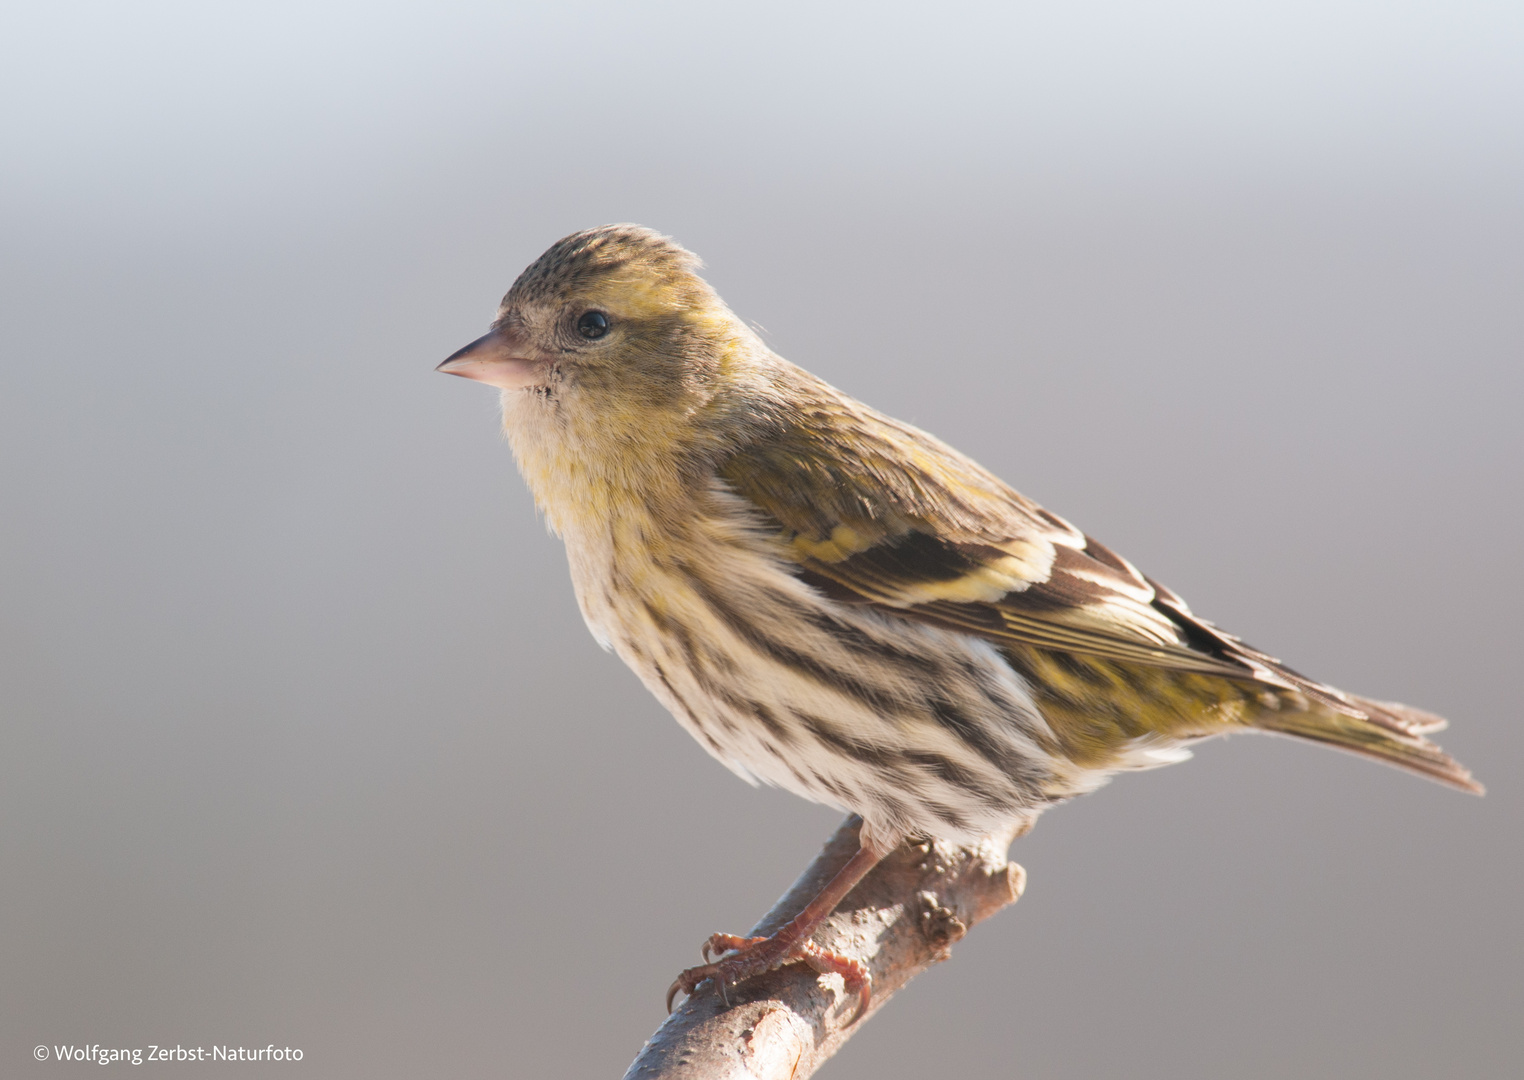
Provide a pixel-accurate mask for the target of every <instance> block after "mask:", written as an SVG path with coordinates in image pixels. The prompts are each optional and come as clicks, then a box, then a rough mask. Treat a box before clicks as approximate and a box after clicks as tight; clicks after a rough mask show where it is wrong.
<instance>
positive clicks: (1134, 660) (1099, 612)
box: [439, 225, 1482, 1019]
mask: <svg viewBox="0 0 1524 1080" xmlns="http://www.w3.org/2000/svg"><path fill="white" fill-rule="evenodd" d="M700 265H701V264H700V262H699V260H698V258H697V257H695V256H694V255H693V254H691V253H690V252H688V251H686V250H684V249H683V248H682V247H680V246H678V245H677V244H676V243H674V242H673V241H672V240H671V239H669V238H668V237H665V236H662V235H660V234H658V233H655V232H652V231H651V230H649V229H645V228H642V227H640V226H636V225H606V226H603V227H601V228H596V229H589V230H587V231H585V232H579V233H574V234H573V235H571V236H568V237H566V238H565V239H563V240H561V241H559V242H558V243H556V244H555V245H553V246H552V247H551V248H550V249H549V250H548V251H546V252H545V254H543V255H541V256H540V257H539V258H538V259H537V260H535V262H534V263H532V264H531V265H530V266H529V268H528V269H526V270H525V271H524V272H523V273H522V274H521V275H520V276H519V278H518V280H517V281H515V282H514V284H513V287H512V288H511V289H510V290H509V291H508V294H507V296H505V297H504V298H503V302H502V305H501V306H500V307H499V309H498V315H497V319H496V320H495V321H494V322H493V324H492V329H491V331H490V332H489V333H487V334H486V335H485V336H483V337H481V338H479V339H477V340H476V341H474V342H472V343H471V344H470V345H467V346H466V347H465V348H464V349H461V350H460V351H459V352H457V353H455V354H454V355H453V356H451V357H450V358H449V359H447V360H446V361H445V362H444V363H442V364H441V365H440V366H439V370H440V371H444V372H448V373H449V374H452V375H460V376H464V377H465V378H468V379H475V380H477V381H480V382H483V383H487V384H489V385H491V386H494V387H497V388H499V389H500V390H501V391H502V409H503V426H504V429H505V430H506V432H507V436H508V440H509V443H510V444H511V446H512V448H513V453H514V456H515V458H516V459H517V462H518V466H519V470H520V472H521V473H522V474H523V477H524V480H525V481H526V482H527V483H528V485H529V488H530V490H531V491H532V492H533V493H534V497H535V501H536V503H537V504H538V506H539V508H540V510H541V511H542V512H543V514H544V516H545V518H546V521H547V523H548V524H549V526H550V528H551V529H552V530H553V531H554V532H555V533H556V534H557V535H559V536H560V537H561V538H562V539H563V540H564V541H565V543H566V552H567V557H568V559H569V561H570V564H571V576H572V581H573V583H574V584H575V586H576V593H577V602H578V604H579V605H580V607H581V609H582V615H583V618H584V619H585V620H586V622H587V625H588V627H589V629H590V630H591V631H592V633H593V636H594V637H595V638H597V639H598V641H599V642H600V643H601V644H602V645H603V646H604V647H605V648H609V649H612V650H613V651H614V652H615V653H617V654H618V655H619V657H620V658H621V659H622V660H624V662H625V663H626V664H628V665H629V666H630V667H631V668H632V669H633V670H634V671H635V673H636V674H637V675H639V676H640V678H641V680H642V681H643V682H644V683H645V685H646V687H647V688H648V689H650V691H651V692H652V693H653V694H655V695H656V697H657V698H658V699H659V700H660V701H661V703H662V704H663V705H665V706H666V707H667V708H668V709H669V710H671V712H672V714H673V716H675V717H676V718H677V720H678V722H679V723H680V724H682V725H683V727H684V728H686V729H687V730H688V732H689V733H690V734H691V735H693V737H694V738H696V739H697V740H698V741H699V742H700V743H701V744H702V745H703V746H704V748H705V749H706V750H708V751H709V752H710V753H711V754H712V755H714V756H715V757H716V758H718V759H719V760H720V761H721V762H723V763H724V764H725V765H727V766H728V767H729V768H730V769H731V770H733V771H734V772H736V773H738V774H739V775H740V776H742V777H743V778H745V779H747V780H749V781H751V782H752V783H757V782H761V783H767V784H774V785H777V786H779V787H782V788H786V789H788V790H789V791H792V792H794V793H796V794H798V795H802V796H803V797H805V798H807V799H811V800H814V801H815V802H819V803H825V804H827V805H830V806H834V807H837V808H840V809H843V810H849V811H852V812H854V813H856V814H858V815H860V816H861V818H862V828H861V834H860V850H859V851H858V852H857V854H856V855H855V856H854V857H853V858H852V860H851V861H850V862H849V863H848V864H847V865H846V867H845V868H844V869H843V870H842V871H841V872H840V874H838V875H837V877H836V878H835V879H834V880H832V881H831V882H830V883H829V884H828V885H827V886H826V887H825V888H824V889H823V890H822V891H821V893H820V895H819V896H817V897H816V898H815V899H814V900H813V901H812V902H811V903H810V904H809V905H808V906H807V907H806V908H805V909H804V911H803V912H801V913H800V914H799V916H798V917H797V918H795V919H794V920H793V921H792V922H791V923H789V924H788V925H787V926H785V927H784V928H783V929H782V930H780V931H778V932H777V933H776V934H774V935H773V936H771V937H767V938H743V937H737V936H733V935H729V934H716V935H714V936H712V937H711V938H710V939H709V940H708V941H707V942H706V943H705V947H704V959H705V960H706V961H709V962H707V963H705V964H703V965H702V966H699V967H694V968H689V969H688V970H686V971H684V972H683V973H682V974H681V975H679V976H678V979H677V981H676V982H675V983H674V984H673V986H672V989H671V990H670V991H669V992H668V995H667V1003H668V1007H669V1008H670V1007H671V1004H672V999H673V997H674V996H675V994H676V993H677V991H679V990H681V991H683V992H684V993H686V994H689V995H691V994H693V993H694V992H695V991H696V989H697V988H698V986H699V985H700V984H701V983H703V982H704V981H705V980H710V979H712V980H714V981H715V983H716V984H717V985H718V986H719V987H720V988H721V989H723V988H724V987H725V986H726V985H728V984H730V983H734V982H738V981H740V980H743V979H746V978H749V977H752V976H754V975H757V974H760V973H761V972H764V971H767V970H770V969H772V968H774V967H777V966H780V965H782V964H785V963H790V962H793V961H798V960H803V961H805V962H807V963H809V964H811V965H813V966H814V967H815V968H816V970H818V971H821V972H822V973H825V972H836V973H838V974H840V975H841V976H842V977H843V979H844V981H845V984H846V986H847V988H848V989H849V990H850V991H855V992H856V995H857V999H858V1000H857V1011H856V1013H855V1014H854V1019H855V1017H856V1016H860V1015H862V1011H863V1010H864V1009H865V1008H866V1006H867V1003H868V1000H869V994H870V986H869V979H868V974H867V971H866V970H865V969H864V968H863V967H862V966H861V965H860V964H858V963H856V962H855V961H852V960H850V959H848V958H845V957H842V956H838V955H835V954H832V953H829V952H827V951H826V950H824V949H822V948H821V947H820V946H818V945H815V944H814V943H813V942H811V941H810V935H811V933H812V932H813V931H814V930H815V929H816V927H817V926H819V924H820V923H821V922H822V921H823V920H824V919H825V918H826V917H827V916H828V915H829V914H830V913H831V911H832V910H833V909H834V908H835V907H836V904H837V903H838V902H839V901H840V900H841V899H842V898H843V897H845V896H846V894H847V893H848V892H849V891H850V890H851V888H852V886H853V885H854V884H855V883H856V882H857V881H859V880H860V879H861V878H862V877H863V875H865V874H866V873H867V872H868V871H869V870H870V869H871V868H872V867H873V866H874V864H876V863H877V862H878V861H879V860H880V859H882V858H883V857H884V856H885V855H886V854H887V853H889V852H890V851H892V850H893V849H894V848H895V846H896V845H897V844H899V843H900V842H901V841H903V840H905V839H907V838H912V837H914V838H937V839H944V840H951V841H959V842H962V841H969V840H973V839H975V838H978V837H981V836H983V835H986V834H988V833H991V832H994V831H996V830H999V829H1002V828H1010V827H1011V826H1012V825H1016V826H1018V827H1019V828H1021V829H1023V830H1024V829H1026V828H1030V826H1031V824H1032V823H1033V822H1034V821H1035V820H1036V818H1037V816H1038V815H1039V814H1041V813H1042V812H1043V810H1045V809H1047V808H1048V807H1050V806H1052V805H1054V804H1055V803H1060V802H1063V801H1064V800H1066V799H1071V798H1073V797H1074V796H1076V795H1082V794H1084V793H1086V792H1089V791H1094V790H1095V789H1096V788H1098V787H1099V786H1101V785H1102V784H1104V783H1105V782H1106V780H1107V779H1108V778H1109V777H1110V776H1112V775H1113V774H1114V773H1117V772H1121V771H1124V770H1133V769H1149V768H1153V767H1155V766H1159V765H1167V764H1171V763H1174V762H1178V761H1182V760H1184V759H1186V758H1187V757H1189V756H1190V753H1189V750H1188V749H1187V748H1188V746H1189V745H1190V744H1191V743H1192V742H1194V741H1196V740H1198V739H1203V738H1208V737H1210V736H1213V735H1221V734H1225V733H1228V732H1236V731H1263V732H1273V733H1276V734H1281V735H1290V736H1295V737H1297V738H1299V739H1305V740H1309V741H1312V742H1317V743H1322V744H1324V745H1327V746H1332V747H1335V748H1338V749H1341V750H1348V751H1353V752H1354V753H1357V754H1361V755H1364V756H1366V757H1370V758H1374V759H1375V760H1377V761H1382V762H1386V763H1387V764H1389V765H1396V766H1400V767H1402V768H1405V769H1408V770H1411V771H1412V772H1416V773H1418V774H1420V775H1422V776H1427V777H1429V778H1430V779H1433V780H1438V781H1441V782H1443V783H1446V784H1449V785H1451V786H1453V787H1457V788H1459V789H1461V790H1462V791H1468V792H1473V793H1475V794H1481V793H1482V788H1481V785H1479V784H1478V783H1476V782H1475V781H1474V780H1473V779H1472V778H1471V774H1470V772H1468V771H1467V770H1466V769H1465V768H1463V767H1462V766H1461V765H1460V764H1459V763H1458V762H1456V761H1455V760H1454V759H1452V758H1451V757H1449V756H1448V755H1447V754H1445V753H1444V752H1443V751H1442V750H1440V748H1439V747H1437V746H1436V745H1434V744H1433V743H1432V742H1430V741H1429V740H1428V739H1426V738H1424V735H1425V734H1426V733H1428V732H1433V731H1437V730H1439V729H1440V728H1442V727H1444V726H1445V721H1444V720H1443V719H1441V718H1440V717H1438V716H1434V715H1432V714H1430V713H1426V712H1421V711H1419V710H1417V709H1413V708H1410V707H1408V706H1406V705H1398V704H1394V703H1390V702H1384V701H1375V700H1371V699H1368V698H1362V697H1356V696H1355V695H1353V694H1348V693H1345V692H1343V691H1341V690H1336V689H1334V688H1333V687H1332V686H1328V685H1326V684H1323V683H1320V682H1316V681H1314V680H1312V679H1309V678H1307V677H1305V676H1303V675H1300V674H1298V673H1297V672H1295V671H1293V670H1291V669H1290V668H1288V667H1286V666H1285V665H1283V664H1282V663H1281V662H1280V661H1279V660H1277V659H1275V658H1274V657H1272V656H1268V655H1266V654H1265V653H1262V652H1260V651H1258V650H1257V649H1254V648H1251V647H1249V646H1248V645H1246V644H1244V642H1242V641H1240V640H1239V639H1238V638H1236V637H1233V636H1232V635H1230V634H1227V633H1224V632H1223V631H1221V630H1218V629H1217V628H1216V627H1215V626H1213V625H1212V624H1211V623H1209V622H1206V621H1205V620H1203V619H1201V618H1198V617H1197V616H1196V615H1194V614H1192V612H1191V610H1190V608H1188V607H1187V606H1186V604H1185V601H1183V600H1182V599H1180V597H1178V596H1176V595H1175V594H1174V593H1173V592H1171V591H1170V590H1169V589H1167V588H1165V587H1164V586H1162V585H1160V584H1158V583H1157V582H1155V581H1153V580H1152V579H1150V578H1148V577H1146V576H1145V575H1143V574H1142V573H1140V572H1139V571H1138V570H1137V569H1135V568H1134V567H1133V565H1132V564H1131V563H1129V562H1128V561H1127V560H1125V559H1123V558H1122V557H1121V556H1119V555H1116V554H1115V553H1113V552H1112V551H1111V550H1110V549H1109V548H1106V547H1104V546H1102V545H1101V544H1099V543H1097V542H1096V541H1095V540H1093V539H1091V538H1090V537H1088V536H1086V535H1085V534H1084V533H1082V532H1080V531H1079V530H1078V529H1076V528H1075V527H1074V526H1072V525H1070V524H1069V523H1068V522H1067V521H1064V520H1063V519H1062V518H1059V517H1057V516H1055V515H1053V514H1051V513H1049V512H1048V511H1047V510H1044V509H1043V508H1042V507H1040V506H1038V505H1037V504H1036V503H1034V502H1032V501H1031V500H1030V499H1027V498H1025V497H1024V496H1022V495H1020V494H1018V493H1017V492H1016V491H1014V490H1013V489H1012V488H1010V487H1009V486H1007V485H1006V484H1005V483H1003V482H1001V481H1000V480H999V479H998V478H997V477H995V476H994V475H993V474H991V473H990V472H988V471H986V470H985V469H983V468H982V467H980V466H979V465H978V464H976V463H975V462H974V461H972V460H971V459H969V458H968V457H965V456H964V455H963V454H960V453H959V452H958V451H956V450H954V449H953V448H952V447H950V446H948V445H947V444H945V443H943V442H941V441H939V440H938V439H936V438H934V437H933V436H931V435H929V434H927V433H926V432H924V431H920V430H919V429H917V428H915V427H912V426H911V425H909V424H905V423H901V422H900V421H898V420H894V419H892V418H890V417H888V416H885V415H884V414H882V413H879V412H876V411H874V410H873V409H871V408H869V407H868V406H866V405H864V404H862V403H860V402H858V401H856V400H854V399H853V398H851V397H848V396H847V395H846V394H844V393H842V392H841V391H839V390H837V389H836V388H835V387H832V386H830V385H828V384H827V383H825V382H823V381H822V380H820V379H818V378H816V377H815V376H814V375H811V374H810V373H809V372H806V371H804V370H802V369H800V368H798V367H796V366H795V365H793V364H791V363H789V362H788V361H786V360H784V359H783V358H782V357H780V356H778V355H777V354H775V353H774V352H772V351H771V350H770V349H769V348H768V347H767V346H766V345H765V344H763V342H762V340H761V339H760V338H759V337H758V336H757V334H756V333H754V332H753V331H752V330H751V328H750V327H748V326H747V325H746V324H745V323H744V322H742V321H741V320H740V319H739V318H738V317H737V316H736V315H735V314H733V313H732V312H731V310H730V309H729V308H728V307H727V306H726V305H725V303H724V302H723V301H722V300H721V299H720V298H719V296H718V295H717V294H716V293H715V292H714V290H713V289H712V288H711V287H710V286H709V285H708V283H707V282H705V281H704V280H703V279H702V278H701V277H700V276H699V275H698V269H699V267H700ZM712 956H714V957H717V958H715V959H711V957H712Z"/></svg>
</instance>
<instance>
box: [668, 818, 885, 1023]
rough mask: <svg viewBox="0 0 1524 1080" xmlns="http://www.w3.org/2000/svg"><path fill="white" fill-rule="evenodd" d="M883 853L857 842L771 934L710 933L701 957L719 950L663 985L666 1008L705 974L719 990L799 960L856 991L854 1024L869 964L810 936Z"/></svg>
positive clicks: (867, 986) (867, 987) (865, 996)
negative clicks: (822, 885) (805, 901)
mask: <svg viewBox="0 0 1524 1080" xmlns="http://www.w3.org/2000/svg"><path fill="white" fill-rule="evenodd" d="M885 854H886V852H880V851H877V850H875V849H874V848H872V847H869V846H868V845H866V844H865V845H863V846H861V847H859V848H858V849H857V854H856V855H853V856H852V858H851V859H849V860H848V861H847V864H846V865H845V866H843V867H842V868H841V869H840V870H839V871H837V873H836V876H835V877H833V878H832V879H831V880H830V881H829V882H827V883H826V887H825V888H823V889H821V890H820V892H819V893H818V894H817V895H816V897H815V899H813V900H811V901H810V902H809V904H808V905H806V906H805V909H804V910H803V911H801V912H800V913H799V914H798V915H795V916H794V918H793V919H792V920H791V921H790V922H789V923H788V925H786V926H784V927H783V928H782V929H780V930H779V931H778V932H777V933H775V934H773V935H772V936H771V937H755V938H743V937H736V936H735V935H734V934H715V935H713V936H712V937H710V938H709V940H708V941H706V942H704V959H705V960H708V959H709V957H710V955H711V954H723V955H720V957H719V959H718V960H715V961H714V962H712V963H706V964H704V965H702V966H700V967H693V968H689V969H688V970H687V971H685V972H683V973H682V974H681V975H679V976H678V977H677V981H676V982H674V983H673V984H672V986H671V988H670V989H668V990H667V1011H668V1012H671V1011H672V999H673V998H675V997H676V996H677V992H678V991H679V990H681V991H682V992H683V993H684V994H687V995H689V996H690V997H691V996H692V995H693V992H694V991H695V990H696V989H698V985H699V983H701V982H704V981H705V980H706V979H713V980H714V981H715V984H716V985H717V986H718V987H719V988H720V992H721V993H722V994H723V993H724V992H725V987H726V986H727V985H729V984H731V983H736V982H740V981H741V980H742V979H749V978H751V977H752V976H754V975H761V974H762V973H763V972H765V971H771V970H773V969H774V968H777V967H782V966H783V965H784V964H790V963H793V962H795V961H798V960H802V961H804V962H805V963H807V964H809V965H810V966H811V967H812V968H814V969H815V970H816V971H818V972H820V973H821V974H822V975H827V974H831V973H835V974H838V975H840V976H841V977H842V980H843V981H844V982H845V983H846V986H847V989H848V990H856V991H857V1012H856V1013H854V1014H853V1016H852V1023H856V1022H857V1019H858V1017H860V1016H862V1014H863V1013H864V1012H866V1011H867V1008H868V1000H869V995H870V993H871V985H872V984H871V982H870V980H869V978H868V969H867V968H866V967H865V966H864V965H863V964H862V963H860V962H859V961H857V960H853V959H851V958H850V957H846V956H841V955H839V954H837V953H833V952H829V951H827V950H825V949H822V948H821V947H820V946H819V945H816V944H815V943H814V942H813V941H811V940H810V935H811V934H813V933H814V932H815V930H816V928H818V927H819V926H820V924H821V923H823V922H825V920H826V918H827V917H828V916H829V915H830V914H831V912H833V911H835V910H836V905H837V904H839V903H841V901H842V900H843V899H844V898H845V897H846V895H847V893H849V892H851V891H852V887H853V886H854V885H856V884H857V883H858V882H859V881H861V880H862V879H863V878H864V877H865V876H867V873H868V871H869V870H872V869H873V868H874V867H875V866H877V865H878V863H879V860H881V859H882V858H883V857H884V855H885Z"/></svg>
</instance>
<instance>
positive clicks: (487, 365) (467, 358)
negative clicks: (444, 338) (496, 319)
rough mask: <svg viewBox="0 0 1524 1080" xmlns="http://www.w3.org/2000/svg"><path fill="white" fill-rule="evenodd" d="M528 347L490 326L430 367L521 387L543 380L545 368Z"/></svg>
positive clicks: (519, 388)
mask: <svg viewBox="0 0 1524 1080" xmlns="http://www.w3.org/2000/svg"><path fill="white" fill-rule="evenodd" d="M531 351H532V350H530V349H528V348H526V347H525V343H524V342H522V341H520V340H518V339H517V337H516V335H514V334H513V333H511V332H510V331H507V330H494V331H492V332H491V333H490V334H483V335H482V336H481V337H479V338H477V339H476V340H475V341H473V342H471V344H469V345H467V346H466V347H465V348H464V349H461V350H460V351H459V352H457V353H452V354H451V355H450V357H449V358H448V359H446V360H445V362H444V363H442V364H440V365H439V366H438V367H437V368H435V369H434V370H435V371H443V372H444V373H445V374H446V375H459V376H460V377H461V378H463V379H475V380H476V381H477V382H484V383H486V384H488V385H489V386H497V387H501V388H502V389H504V390H522V389H524V388H525V387H526V386H536V385H539V384H540V383H543V382H544V381H545V375H546V373H547V372H548V371H549V365H548V364H547V363H545V362H544V361H543V360H536V359H534V358H533V357H532V356H529V355H527V354H528V353H530V352H531Z"/></svg>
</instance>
